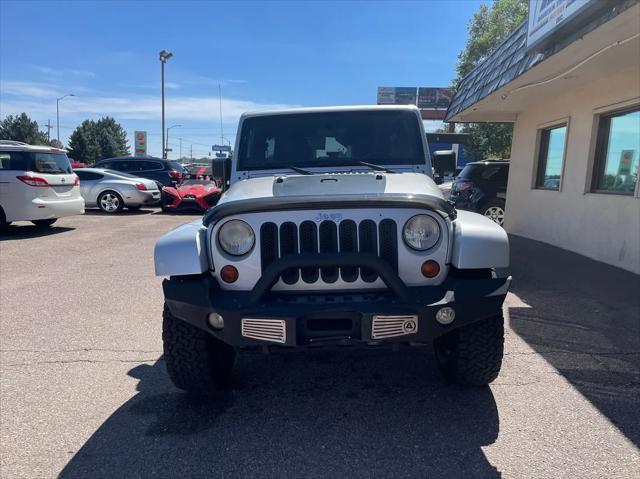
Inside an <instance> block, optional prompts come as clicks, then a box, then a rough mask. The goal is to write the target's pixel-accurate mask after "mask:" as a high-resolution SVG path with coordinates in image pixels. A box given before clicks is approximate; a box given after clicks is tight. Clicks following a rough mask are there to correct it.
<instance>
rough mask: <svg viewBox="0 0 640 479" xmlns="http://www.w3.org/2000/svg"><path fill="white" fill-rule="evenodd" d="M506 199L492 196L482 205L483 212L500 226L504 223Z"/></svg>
mask: <svg viewBox="0 0 640 479" xmlns="http://www.w3.org/2000/svg"><path fill="white" fill-rule="evenodd" d="M504 210H505V204H504V200H501V199H500V198H492V199H490V200H489V201H487V202H486V203H484V204H483V205H482V210H481V211H482V214H483V215H484V216H486V217H487V218H489V219H490V220H491V221H493V222H494V223H498V224H499V225H500V226H503V225H504Z"/></svg>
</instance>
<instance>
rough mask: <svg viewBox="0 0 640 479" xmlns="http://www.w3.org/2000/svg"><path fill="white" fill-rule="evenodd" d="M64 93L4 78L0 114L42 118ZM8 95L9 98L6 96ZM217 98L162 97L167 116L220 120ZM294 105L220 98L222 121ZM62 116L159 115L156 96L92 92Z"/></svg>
mask: <svg viewBox="0 0 640 479" xmlns="http://www.w3.org/2000/svg"><path fill="white" fill-rule="evenodd" d="M64 93H67V92H66V90H65V91H64V92H63V91H62V90H60V89H58V88H57V87H55V86H53V85H49V84H45V83H34V82H19V81H3V82H2V83H0V111H1V113H2V115H3V116H5V115H10V114H17V113H21V112H23V111H24V112H27V114H29V115H30V116H32V117H39V118H45V117H48V116H50V115H52V114H54V113H55V101H53V100H55V98H56V97H57V96H60V95H61V94H64ZM7 96H11V97H12V98H10V99H7V98H6V97H7ZM218 102H219V100H218V96H217V95H212V96H175V95H170V96H169V97H167V98H166V100H165V108H166V116H167V118H171V119H174V120H178V119H180V120H183V119H184V120H196V121H197V120H204V121H209V120H216V121H219V120H220V114H219V103H218ZM291 106H293V105H287V104H280V103H261V102H255V101H251V100H239V99H235V98H222V120H223V121H225V122H235V121H237V119H238V117H239V116H240V115H241V114H242V113H244V112H246V111H255V110H269V109H280V108H290V107H291ZM64 111H65V115H72V116H76V117H85V118H86V117H99V116H104V115H110V116H113V117H115V118H116V119H122V120H155V119H158V118H159V117H160V113H161V105H160V97H159V95H127V96H111V95H98V94H95V93H92V92H89V93H85V94H82V95H81V96H76V97H74V98H69V99H67V100H65V102H64Z"/></svg>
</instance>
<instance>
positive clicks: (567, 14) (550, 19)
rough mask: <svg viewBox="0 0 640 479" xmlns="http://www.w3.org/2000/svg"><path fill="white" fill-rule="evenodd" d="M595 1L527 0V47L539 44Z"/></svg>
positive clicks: (594, 3) (596, 1)
mask: <svg viewBox="0 0 640 479" xmlns="http://www.w3.org/2000/svg"><path fill="white" fill-rule="evenodd" d="M597 3H598V0H529V20H528V22H529V23H528V25H527V47H528V48H531V47H533V46H535V45H537V44H539V43H540V42H541V41H542V40H543V39H545V38H547V37H548V36H549V35H551V34H552V33H554V32H555V31H556V30H558V29H559V28H560V27H561V26H563V25H566V24H567V23H569V21H570V20H572V19H574V18H575V17H576V16H577V15H578V14H580V13H583V12H584V11H585V10H586V9H587V7H592V6H596V4H597Z"/></svg>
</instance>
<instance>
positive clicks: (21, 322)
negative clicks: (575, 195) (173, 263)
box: [0, 210, 640, 478]
mask: <svg viewBox="0 0 640 479" xmlns="http://www.w3.org/2000/svg"><path fill="white" fill-rule="evenodd" d="M190 219H191V218H190V217H186V216H171V215H163V214H160V213H159V212H158V211H157V210H142V211H140V212H136V213H125V214H123V215H119V216H108V217H107V216H104V215H100V214H98V213H95V212H90V213H89V214H87V215H85V216H82V217H72V218H66V219H62V220H60V221H59V222H58V223H57V224H56V226H55V227H54V228H52V229H51V230H50V231H48V232H46V233H42V232H39V231H37V230H36V229H35V228H32V227H30V226H26V225H27V223H24V224H21V226H16V227H13V228H12V230H11V232H10V233H9V234H8V235H6V236H2V237H1V238H0V311H1V323H0V348H1V350H2V355H1V363H0V367H1V379H0V380H1V383H0V420H1V422H0V429H1V431H0V432H1V469H0V476H1V477H2V478H18V477H24V478H34V477H38V478H39V477H57V476H60V477H62V478H84V477H91V478H102V477H104V478H107V477H123V478H128V477H346V476H350V477H429V478H432V477H433V478H439V477H452V478H470V477H478V478H492V477H514V478H523V477H536V478H537V477H553V478H556V477H576V478H586V477H597V478H603V477H615V478H622V477H640V455H639V452H638V446H639V445H640V421H639V419H638V417H639V416H638V404H639V399H640V367H639V365H640V326H639V322H640V305H639V304H638V301H639V297H638V291H640V284H639V281H638V276H635V275H633V274H631V273H625V272H623V271H621V270H617V269H614V268H610V267H608V266H606V265H603V264H601V263H597V262H594V261H590V260H587V259H585V258H583V257H580V256H578V255H575V254H572V253H568V252H565V251H561V250H558V249H556V248H552V247H549V246H546V245H543V244H541V243H536V242H533V241H529V240H524V239H522V238H516V237H514V238H512V243H511V244H512V257H513V260H512V262H513V275H514V278H515V280H514V287H513V292H512V293H510V294H509V296H508V298H507V302H506V304H505V315H506V318H507V321H508V328H507V337H506V348H505V349H506V355H505V359H504V364H503V369H502V372H501V374H500V376H499V378H498V379H497V380H496V382H494V383H493V384H492V385H491V387H489V388H480V389H464V388H460V387H456V386H452V385H447V384H445V383H444V382H443V381H442V379H441V378H440V376H439V375H438V373H437V371H436V369H435V366H434V361H433V354H432V352H431V350H430V348H406V349H401V350H400V351H399V352H396V353H392V352H388V351H385V350H380V349H368V350H353V349H340V350H317V351H313V352H310V353H300V352H287V353H278V354H270V355H263V354H261V353H247V354H243V355H240V356H239V361H238V367H237V373H236V375H235V379H234V384H233V387H232V388H230V389H229V390H227V391H224V392H221V393H219V394H218V395H217V396H216V397H213V398H211V399H208V400H206V401H203V400H200V401H196V400H193V399H190V398H189V397H187V396H186V395H184V394H183V393H181V392H179V391H178V390H176V389H174V388H173V386H172V385H171V384H170V382H169V379H168V378H167V376H166V374H165V371H164V363H163V360H162V345H161V311H162V293H161V287H160V283H161V279H160V278H156V277H154V276H153V260H152V258H153V245H154V242H155V241H156V240H157V239H158V238H159V237H160V236H161V235H162V234H163V233H164V232H166V231H168V230H170V229H171V228H173V227H175V226H177V225H179V224H181V223H183V222H186V221H188V220H190Z"/></svg>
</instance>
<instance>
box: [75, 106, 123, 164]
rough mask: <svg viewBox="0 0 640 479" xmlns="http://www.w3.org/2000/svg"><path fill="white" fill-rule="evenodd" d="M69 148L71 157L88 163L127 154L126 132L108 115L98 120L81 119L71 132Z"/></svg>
mask: <svg viewBox="0 0 640 479" xmlns="http://www.w3.org/2000/svg"><path fill="white" fill-rule="evenodd" d="M69 149H70V152H69V156H70V157H71V158H73V159H74V160H76V161H82V162H84V163H86V164H89V165H90V164H93V163H95V162H96V161H98V160H102V159H104V158H112V157H114V156H124V155H128V154H129V147H128V146H127V133H126V132H125V130H124V128H122V126H120V124H119V123H118V122H116V121H115V120H114V119H113V118H111V117H108V116H107V117H104V118H101V119H100V120H98V121H93V120H85V121H83V122H82V123H81V124H80V125H79V126H78V127H77V128H76V129H75V130H74V131H73V133H72V134H71V137H70V138H69Z"/></svg>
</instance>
